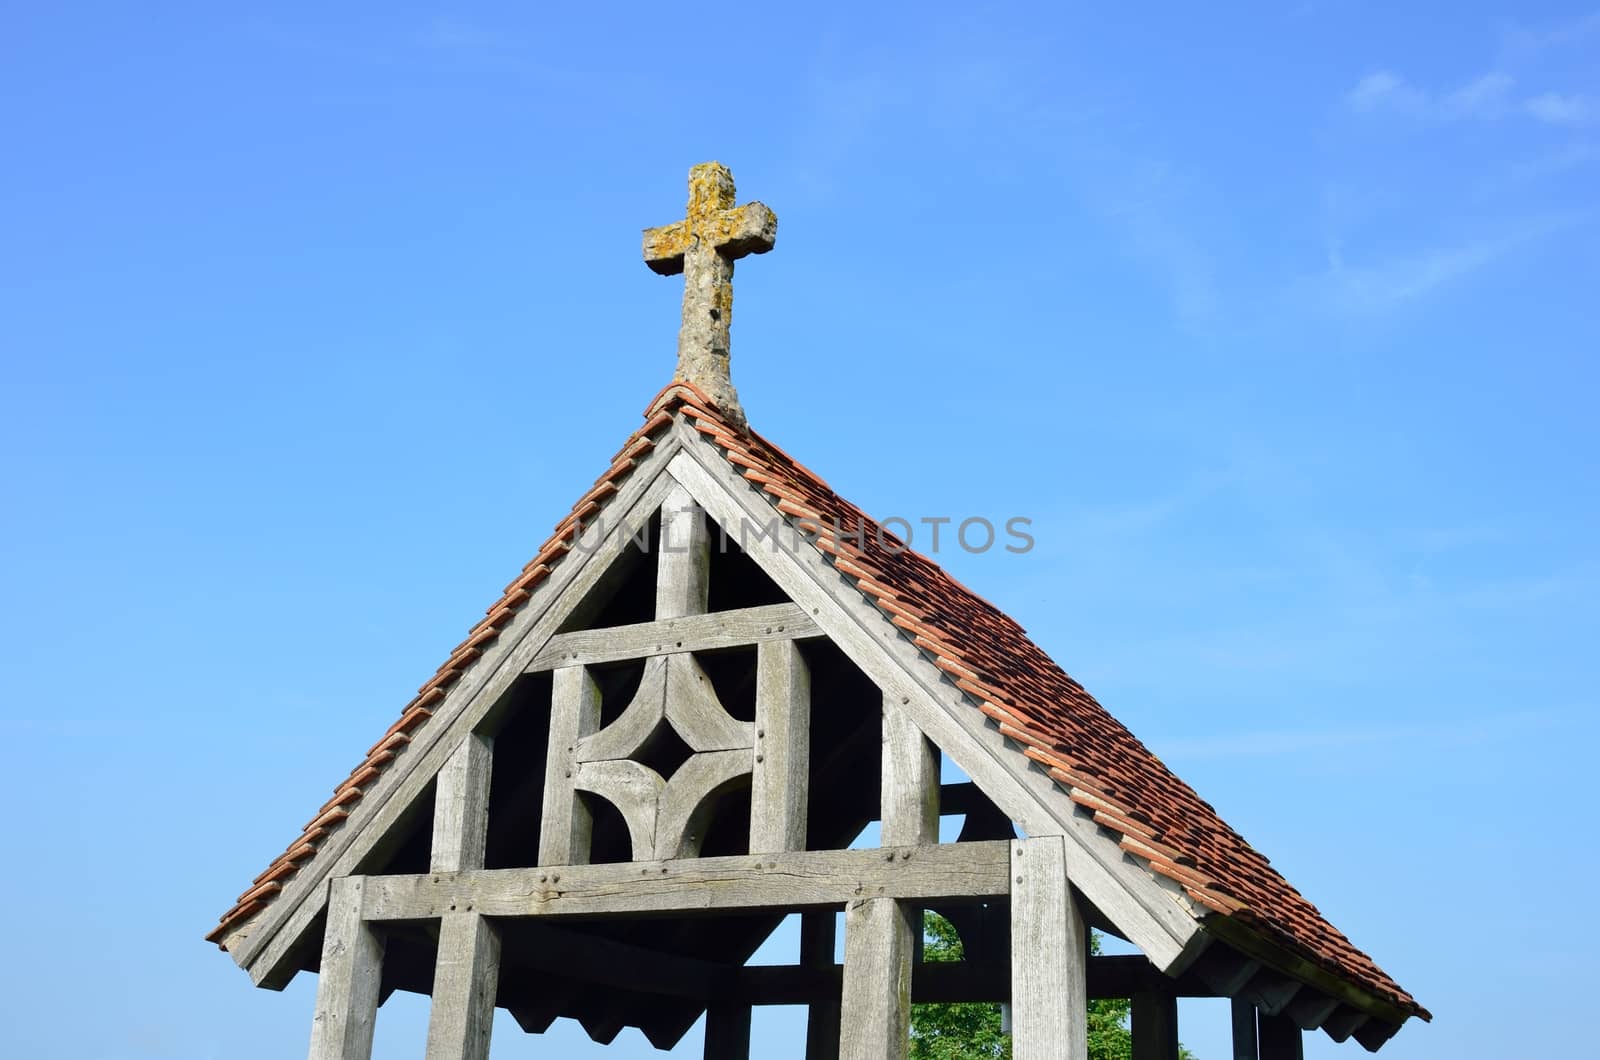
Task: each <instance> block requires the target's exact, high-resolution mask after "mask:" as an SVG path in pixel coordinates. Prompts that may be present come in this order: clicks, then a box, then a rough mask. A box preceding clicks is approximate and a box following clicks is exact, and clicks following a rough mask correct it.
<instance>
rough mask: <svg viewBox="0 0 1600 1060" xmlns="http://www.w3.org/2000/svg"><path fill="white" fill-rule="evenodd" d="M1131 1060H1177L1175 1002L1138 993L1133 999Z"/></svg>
mask: <svg viewBox="0 0 1600 1060" xmlns="http://www.w3.org/2000/svg"><path fill="white" fill-rule="evenodd" d="M1131 1000H1132V1003H1133V1004H1132V1011H1131V1017H1132V1018H1131V1023H1132V1029H1133V1060H1178V999H1177V997H1175V996H1174V995H1172V994H1171V993H1168V992H1166V991H1158V990H1140V991H1138V992H1137V993H1135V994H1134V995H1133V998H1132V999H1131Z"/></svg>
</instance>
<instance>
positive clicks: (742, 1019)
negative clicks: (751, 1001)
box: [705, 1001, 750, 1060]
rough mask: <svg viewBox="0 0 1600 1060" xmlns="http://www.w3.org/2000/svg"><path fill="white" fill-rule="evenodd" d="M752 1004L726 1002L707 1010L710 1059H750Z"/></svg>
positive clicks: (707, 1044)
mask: <svg viewBox="0 0 1600 1060" xmlns="http://www.w3.org/2000/svg"><path fill="white" fill-rule="evenodd" d="M749 1057H750V1006H749V1005H747V1004H740V1003H739V1002H737V1001H722V1002H718V1003H716V1004H714V1005H712V1006H711V1007H710V1008H707V1009H706V1048H705V1058H706V1060H749Z"/></svg>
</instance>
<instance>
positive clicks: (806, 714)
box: [750, 641, 811, 854]
mask: <svg viewBox="0 0 1600 1060" xmlns="http://www.w3.org/2000/svg"><path fill="white" fill-rule="evenodd" d="M810 769H811V671H810V670H809V669H807V667H806V662H805V660H804V659H803V658H801V657H800V649H799V647H797V646H796V645H795V643H794V642H793V641H769V642H766V643H763V644H761V645H760V646H758V647H757V649H756V745H755V763H754V772H753V773H752V774H751V778H750V852H751V853H753V854H768V853H777V852H780V851H785V850H804V849H805V846H806V799H807V788H806V781H807V777H808V775H809V773H810Z"/></svg>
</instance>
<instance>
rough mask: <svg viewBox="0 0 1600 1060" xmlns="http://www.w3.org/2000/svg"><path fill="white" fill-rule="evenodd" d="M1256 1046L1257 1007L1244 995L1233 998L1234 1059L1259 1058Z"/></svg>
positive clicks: (1251, 1059)
mask: <svg viewBox="0 0 1600 1060" xmlns="http://www.w3.org/2000/svg"><path fill="white" fill-rule="evenodd" d="M1259 1057H1260V1052H1259V1050H1258V1049H1257V1046H1256V1007H1255V1005H1253V1004H1251V1003H1250V1002H1249V1001H1248V1000H1246V999H1245V998H1242V997H1236V998H1234V999H1233V1060H1259Z"/></svg>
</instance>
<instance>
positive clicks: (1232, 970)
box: [1194, 946, 1261, 997]
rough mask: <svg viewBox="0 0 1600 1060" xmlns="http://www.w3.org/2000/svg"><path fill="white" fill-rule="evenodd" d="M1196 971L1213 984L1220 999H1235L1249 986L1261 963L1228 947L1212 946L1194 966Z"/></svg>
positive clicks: (1259, 969)
mask: <svg viewBox="0 0 1600 1060" xmlns="http://www.w3.org/2000/svg"><path fill="white" fill-rule="evenodd" d="M1194 971H1195V973H1196V974H1198V975H1199V976H1200V978H1202V979H1204V980H1205V981H1206V982H1207V983H1209V984H1211V986H1212V988H1213V989H1215V990H1216V992H1217V995H1218V996H1219V997H1233V996H1234V995H1236V994H1238V993H1239V992H1240V991H1242V990H1243V989H1244V988H1245V987H1246V986H1248V985H1249V983H1250V980H1251V979H1254V978H1255V976H1256V973H1257V972H1259V971H1261V962H1260V961H1257V960H1253V959H1251V958H1249V957H1245V956H1243V955H1241V954H1239V953H1237V952H1235V951H1234V950H1233V949H1232V948H1230V947H1228V946H1212V947H1211V948H1210V949H1208V950H1207V951H1206V953H1205V956H1204V957H1201V958H1200V959H1199V960H1198V961H1196V962H1195V964H1194Z"/></svg>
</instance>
